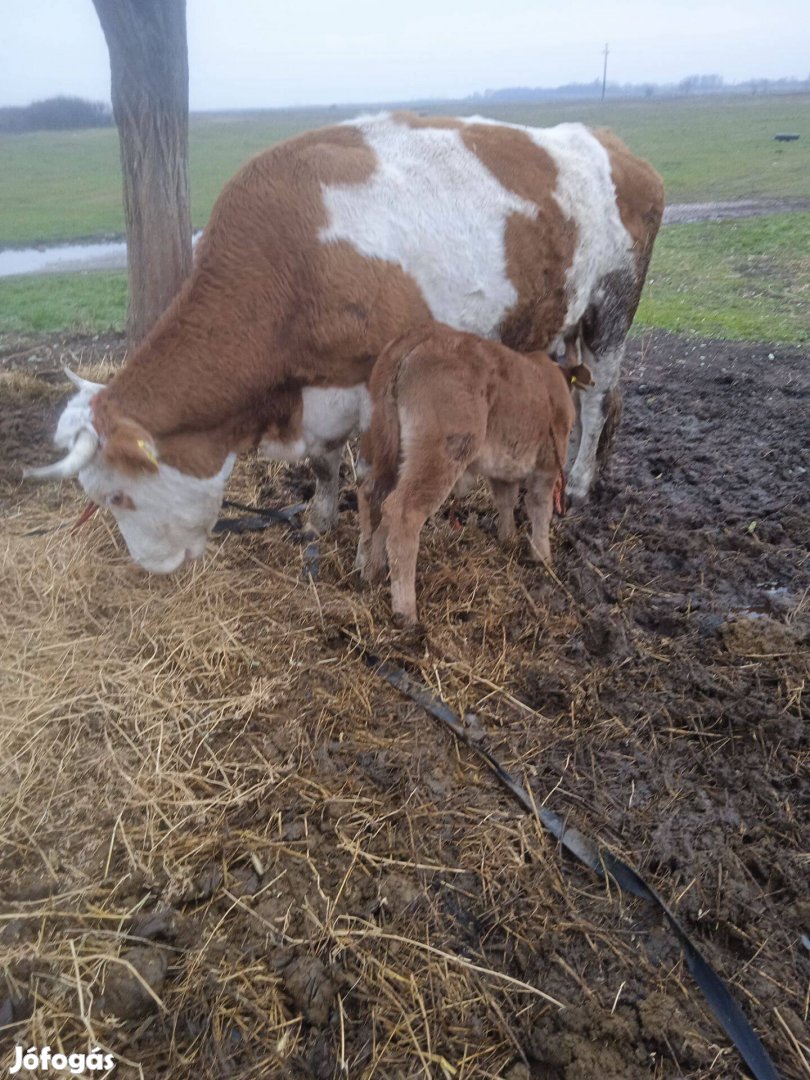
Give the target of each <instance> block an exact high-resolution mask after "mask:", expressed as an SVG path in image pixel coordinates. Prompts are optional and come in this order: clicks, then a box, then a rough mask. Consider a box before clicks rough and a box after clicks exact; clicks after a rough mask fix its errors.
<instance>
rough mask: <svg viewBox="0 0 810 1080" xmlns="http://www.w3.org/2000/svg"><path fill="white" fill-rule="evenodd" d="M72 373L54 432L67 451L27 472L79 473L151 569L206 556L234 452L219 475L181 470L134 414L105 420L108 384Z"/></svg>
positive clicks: (39, 475) (42, 475) (44, 476)
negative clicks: (98, 407) (71, 391)
mask: <svg viewBox="0 0 810 1080" xmlns="http://www.w3.org/2000/svg"><path fill="white" fill-rule="evenodd" d="M67 375H68V377H69V378H70V380H71V381H72V382H73V384H74V385H75V386H76V388H77V390H78V393H77V394H75V395H74V397H73V398H72V399H71V400H70V401H69V402H68V404H67V405H66V406H65V409H64V411H63V413H62V415H61V417H60V418H59V424H58V425H57V428H56V434H55V436H54V443H55V444H56V446H58V447H60V448H61V449H64V450H67V455H66V457H64V458H63V459H62V460H61V461H58V462H56V463H55V464H53V465H46V466H44V467H43V468H40V469H30V470H28V471H27V473H26V475H27V476H30V477H33V478H35V479H39V480H50V479H65V478H66V477H70V476H76V477H78V480H79V483H80V484H81V485H82V487H83V488H84V490H85V491H86V493H87V495H88V496H89V497H90V499H92V501H93V502H94V503H97V504H98V505H99V506H102V507H108V508H109V509H110V510H111V511H112V513H113V515H114V516H115V519H116V521H117V523H118V527H119V528H120V530H121V535H122V536H123V537H124V540H125V542H126V545H127V548H128V549H129V553H130V555H131V556H132V558H133V559H134V560H135V562H136V563H138V564H139V565H140V566H142V567H143V568H144V569H145V570H149V571H151V572H152V573H155V574H169V573H171V572H172V571H173V570H176V569H177V568H178V567H179V566H181V565H182V564H183V563H184V562H185V561H186V560H187V559H192V558H197V557H198V556H200V555H202V553H203V551H204V550H205V545H206V541H207V538H208V534H209V532H210V531H211V528H212V527H213V525H214V522H215V521H216V518H217V513H218V511H219V507H220V504H221V502H222V493H223V491H224V488H225V482H226V480H227V479H228V476H229V474H230V472H231V469H232V468H233V464H234V461H235V455H234V454H229V455H228V457H227V458H226V460H225V463H224V465H223V466H222V468H221V469H220V471H219V472H218V473H216V474H215V475H214V476H210V477H203V478H200V477H197V476H191V475H189V474H188V473H185V472H181V471H180V470H179V469H176V468H173V467H172V466H171V465H168V464H166V463H165V462H162V461H161V460H160V457H159V453H158V449H157V447H156V445H155V443H154V440H153V439H152V437H151V435H150V434H149V432H148V431H146V429H145V428H143V427H142V426H141V425H140V424H138V423H136V422H135V421H134V420H130V419H128V418H126V417H117V416H113V417H109V418H108V417H105V419H104V421H103V422H101V423H99V422H98V418H97V416H96V414H95V410H94V401H95V398H96V395H97V394H98V393H99V391H101V390H103V389H104V387H103V385H102V384H100V383H91V382H88V381H87V380H86V379H81V378H79V376H77V375H74V374H73V372H71V371H68V372H67Z"/></svg>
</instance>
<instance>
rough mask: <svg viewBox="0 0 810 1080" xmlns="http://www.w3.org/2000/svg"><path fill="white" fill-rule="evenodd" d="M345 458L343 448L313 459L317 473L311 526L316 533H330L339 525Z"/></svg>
mask: <svg viewBox="0 0 810 1080" xmlns="http://www.w3.org/2000/svg"><path fill="white" fill-rule="evenodd" d="M342 458H343V446H342V445H341V446H338V447H335V448H334V449H333V450H327V451H326V452H325V453H324V454H322V455H320V456H319V457H314V458H312V471H313V472H314V473H315V481H316V483H315V494H314V495H313V497H312V502H311V503H310V504H309V515H308V520H309V525H310V526H311V528H313V529H315V530H316V532H319V533H324V532H329V530H330V529H333V528H334V527H335V525H337V520H338V495H339V494H340V462H341V459H342Z"/></svg>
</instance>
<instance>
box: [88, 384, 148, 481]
mask: <svg viewBox="0 0 810 1080" xmlns="http://www.w3.org/2000/svg"><path fill="white" fill-rule="evenodd" d="M97 401H98V399H97ZM93 423H94V426H95V428H96V430H97V431H98V433H99V435H100V437H101V453H102V456H103V458H104V461H105V463H106V464H107V465H109V466H110V467H111V468H113V469H118V470H119V471H120V472H122V473H125V474H126V475H128V476H144V475H147V474H149V473H156V472H157V471H158V459H157V449H156V447H155V444H154V442H153V440H152V436H151V435H150V434H149V432H148V431H147V430H146V429H145V428H144V427H142V426H141V424H139V423H137V422H136V421H135V420H132V419H130V418H129V417H126V416H120V415H119V414H117V413H116V411H115V410H114V409H109V408H105V407H104V403H103V402H101V401H99V402H98V406H97V407H96V408H95V409H94V416H93Z"/></svg>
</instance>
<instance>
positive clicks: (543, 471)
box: [526, 464, 558, 562]
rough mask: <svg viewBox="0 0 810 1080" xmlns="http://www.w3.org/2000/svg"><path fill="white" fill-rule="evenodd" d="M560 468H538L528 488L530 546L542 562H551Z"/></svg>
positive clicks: (527, 507)
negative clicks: (552, 524)
mask: <svg viewBox="0 0 810 1080" xmlns="http://www.w3.org/2000/svg"><path fill="white" fill-rule="evenodd" d="M557 475H558V470H557V468H556V464H555V466H554V468H553V469H550V468H545V467H544V468H538V469H535V471H534V472H533V473H532V474H531V476H530V477H529V480H528V485H527V488H526V513H527V514H528V516H529V522H530V524H531V529H532V532H531V540H530V547H531V553H532V556H533V557H534V558H535V559H538V560H540V561H542V562H551V541H550V539H549V530H550V528H551V516H552V514H553V513H554V485H555V484H556V482H557Z"/></svg>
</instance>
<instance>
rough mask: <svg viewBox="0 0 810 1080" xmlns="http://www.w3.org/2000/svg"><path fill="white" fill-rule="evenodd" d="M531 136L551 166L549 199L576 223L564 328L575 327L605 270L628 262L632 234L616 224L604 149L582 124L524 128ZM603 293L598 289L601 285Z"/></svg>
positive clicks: (625, 266)
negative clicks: (553, 169)
mask: <svg viewBox="0 0 810 1080" xmlns="http://www.w3.org/2000/svg"><path fill="white" fill-rule="evenodd" d="M528 130H529V134H530V135H531V138H532V141H533V142H534V143H536V144H537V146H540V147H542V148H543V149H544V150H546V151H547V152H548V153H549V154H550V155H551V157H552V158H553V159H554V162H555V163H556V165H557V170H558V172H557V186H556V188H555V190H554V198H555V199H556V200H557V203H558V205H559V207H560V209H561V210H562V212H563V213H564V214H565V216H566V217H568V218H573V219H574V221H575V222H576V223H577V243H576V247H575V249H574V259H573V262H572V263H571V267H570V269H569V271H568V281H567V286H568V288H567V292H568V311H567V313H566V318H565V327H566V329H567V328H568V327H571V326H575V325H576V324H577V323H578V322H579V321H580V319H581V318H582V316H583V315H584V314H585V310H586V308H587V307H588V305H589V304H591V303H593V302H594V301H595V300H596V301H598V299H599V296H598V294H597V286H598V284H599V282H600V281H601V280H602V279H603V278H604V277H605V275H606V274H609V273H612V272H615V271H616V270H630V269H632V266H633V238H632V237H631V236H630V233H629V232H628V231H627V229H625V227H624V225H623V224H622V219H621V216H620V214H619V208H618V206H617V204H616V187H615V185H614V183H613V176H612V173H611V170H610V158H609V156H608V152H607V150H606V149H605V148H604V146H602V144H601V143H600V142H599V140H598V139H595V138H594V137H593V135H592V134H591V133H590V132H589V131H588V129H587V128H585V127H583V125H582V124H558V125H557V127H553V128H547V129H545V130H544V129H542V128H529V129H528ZM602 295H604V290H602Z"/></svg>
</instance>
